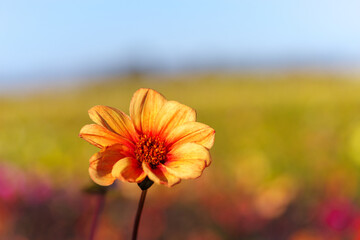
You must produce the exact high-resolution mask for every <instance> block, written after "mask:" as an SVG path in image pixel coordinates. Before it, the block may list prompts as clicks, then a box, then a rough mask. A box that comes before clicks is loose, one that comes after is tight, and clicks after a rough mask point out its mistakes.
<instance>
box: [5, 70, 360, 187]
mask: <svg viewBox="0 0 360 240" xmlns="http://www.w3.org/2000/svg"><path fill="white" fill-rule="evenodd" d="M169 78H170V79H169V80H168V81H166V80H167V79H166V77H164V76H162V77H158V78H157V79H156V77H148V78H145V79H138V78H136V79H131V78H123V79H120V78H119V79H115V78H114V79H110V80H107V81H104V82H101V83H91V84H88V85H84V86H82V87H81V88H77V89H64V90H63V91H56V92H55V91H53V92H51V91H50V92H41V93H37V94H31V95H27V96H22V97H19V96H17V97H12V98H11V97H8V98H3V100H2V101H1V102H0V109H1V112H2V114H1V115H0V124H1V126H2V127H1V135H0V146H1V148H0V159H1V161H5V162H11V163H12V164H16V165H19V166H20V167H21V168H23V169H24V170H26V171H33V170H34V171H39V172H43V173H47V174H51V176H52V177H53V179H54V181H57V182H62V181H65V182H68V181H73V180H74V179H75V178H76V181H78V182H80V183H81V184H82V183H84V182H86V181H88V178H87V165H88V163H87V160H88V158H89V157H90V156H91V154H93V153H94V152H95V150H96V149H95V148H94V147H93V146H91V145H89V144H87V143H86V142H85V141H83V140H81V139H80V138H78V132H79V130H80V128H81V127H82V126H83V125H85V124H87V123H90V122H91V121H90V119H89V118H88V116H87V110H88V109H89V108H91V107H92V106H94V105H98V104H102V105H109V106H113V107H116V108H119V109H121V110H123V111H125V112H126V113H128V106H129V102H130V99H131V96H132V94H133V92H135V90H136V89H138V88H140V87H151V88H154V89H156V90H158V91H159V92H161V93H163V94H164V95H165V96H166V97H167V98H168V99H172V100H177V101H179V102H181V103H184V104H186V105H189V106H191V107H193V108H195V109H196V110H197V112H198V120H199V121H200V122H204V123H206V124H208V125H210V126H212V127H213V128H215V130H216V131H217V133H216V144H215V146H214V148H213V158H214V163H213V166H212V167H211V168H210V169H212V170H211V171H218V172H221V173H222V174H223V176H224V178H226V181H239V182H240V183H243V182H247V183H246V184H250V185H251V184H253V183H251V181H249V180H246V179H244V178H246V177H249V176H248V174H249V172H257V171H259V172H262V174H258V175H259V176H257V177H258V178H260V179H257V180H256V179H255V180H254V181H258V183H261V182H266V181H269V180H271V179H273V178H276V177H277V176H280V175H286V176H290V177H291V178H294V179H296V181H297V182H299V183H300V184H305V183H313V182H322V181H325V180H324V179H326V176H327V174H328V173H329V172H332V171H334V170H339V169H343V170H344V171H345V172H351V173H353V172H354V169H357V168H358V164H359V162H360V161H359V159H360V156H358V154H357V153H358V152H360V150H358V149H360V139H359V137H358V135H359V127H360V94H359V92H360V82H357V81H353V80H356V79H342V78H341V77H334V76H332V77H331V76H323V75H315V74H313V75H311V74H304V75H301V74H281V75H280V74H277V75H276V74H275V75H274V74H273V75H269V76H262V75H221V74H208V75H186V76H175V77H174V76H172V77H169ZM354 134H357V135H356V136H355V135H354ZM354 141H355V142H354ZM357 143H359V144H357ZM254 159H255V160H254ZM254 162H255V163H254ZM353 174H355V175H356V178H357V176H358V174H357V173H353ZM255 175H256V174H255Z"/></svg>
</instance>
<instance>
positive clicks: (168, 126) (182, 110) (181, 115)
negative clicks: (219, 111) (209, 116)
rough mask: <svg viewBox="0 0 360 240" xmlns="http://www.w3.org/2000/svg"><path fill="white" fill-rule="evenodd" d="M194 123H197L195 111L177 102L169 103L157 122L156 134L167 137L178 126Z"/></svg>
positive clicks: (161, 111) (159, 114)
mask: <svg viewBox="0 0 360 240" xmlns="http://www.w3.org/2000/svg"><path fill="white" fill-rule="evenodd" d="M194 121H196V112H195V110H194V109H192V108H190V107H188V106H186V105H183V104H181V103H178V102H176V101H167V102H166V103H165V104H164V106H163V107H162V108H161V110H160V111H159V113H158V116H157V118H156V120H155V131H154V132H155V133H157V134H161V135H162V136H166V135H168V134H169V133H170V132H171V130H173V129H174V128H176V127H177V126H179V125H181V124H183V123H185V122H194Z"/></svg>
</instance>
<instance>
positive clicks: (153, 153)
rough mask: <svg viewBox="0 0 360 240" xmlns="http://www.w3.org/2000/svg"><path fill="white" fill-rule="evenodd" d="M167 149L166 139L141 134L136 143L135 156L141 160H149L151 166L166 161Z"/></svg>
mask: <svg viewBox="0 0 360 240" xmlns="http://www.w3.org/2000/svg"><path fill="white" fill-rule="evenodd" d="M166 154H167V149H166V146H165V143H164V141H161V140H160V139H159V138H158V137H148V136H146V135H141V136H140V138H139V141H138V142H137V143H136V147H135V156H136V159H137V160H138V161H139V162H147V163H149V164H150V166H151V167H155V166H157V165H158V164H159V163H164V162H165V160H166Z"/></svg>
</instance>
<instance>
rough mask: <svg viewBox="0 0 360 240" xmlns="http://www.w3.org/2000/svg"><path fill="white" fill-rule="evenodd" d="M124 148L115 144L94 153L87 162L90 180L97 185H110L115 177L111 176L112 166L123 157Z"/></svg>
mask: <svg viewBox="0 0 360 240" xmlns="http://www.w3.org/2000/svg"><path fill="white" fill-rule="evenodd" d="M125 155H126V154H125V146H123V145H120V144H116V145H113V146H110V147H106V148H104V149H102V150H101V151H100V152H98V153H95V154H94V155H93V156H92V157H91V158H90V160H89V162H90V166H89V174H90V177H91V179H92V180H93V181H94V182H96V183H97V184H99V185H102V186H108V185H110V184H112V183H113V182H114V180H115V177H114V176H113V175H112V174H111V171H112V169H113V166H114V164H115V163H116V162H118V161H119V160H120V159H122V158H124V156H125Z"/></svg>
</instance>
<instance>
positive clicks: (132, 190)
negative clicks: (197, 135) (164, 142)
mask: <svg viewBox="0 0 360 240" xmlns="http://www.w3.org/2000/svg"><path fill="white" fill-rule="evenodd" d="M359 9H360V2H359V1H357V0H344V1H332V0H315V1H311V0H303V1H286V0H271V1H260V0H251V1H235V0H233V1H231V0H229V1H201V0H200V1H189V0H184V1H178V2H176V1H165V0H156V1H91V0H90V1H89V0H88V1H83V0H79V1H69V0H63V1H45V0H42V1H41V0H34V1H25V0H11V1H10V0H2V1H0V239H14V240H28V239H38V240H42V239H55V240H56V239H72V240H77V239H88V238H89V236H90V228H91V224H92V221H93V219H94V216H95V212H96V209H97V207H98V206H99V203H100V204H101V199H105V205H104V208H103V212H102V213H101V216H100V219H99V226H98V229H97V231H96V235H95V239H109V240H111V239H130V233H131V229H132V224H133V220H134V216H135V212H136V208H137V202H138V198H139V196H140V189H139V188H138V186H137V185H136V184H130V183H122V182H117V183H116V184H115V185H114V186H111V187H110V188H108V189H107V193H106V194H105V195H101V194H100V193H102V192H103V189H100V188H97V187H96V186H95V185H94V184H93V183H92V181H91V180H90V178H89V176H88V159H89V158H90V156H91V155H92V154H93V153H95V152H96V151H97V148H95V147H93V146H92V145H90V144H88V143H87V142H85V141H84V140H82V139H80V138H79V137H78V133H79V130H80V128H81V127H82V126H83V125H85V124H88V123H90V122H91V120H90V119H89V117H88V115H87V110H88V109H89V108H91V107H92V106H94V105H99V104H101V105H109V106H113V107H116V108H118V109H121V110H123V111H124V112H126V113H128V107H129V102H130V99H131V96H132V94H133V93H134V92H135V91H136V90H137V89H138V88H140V87H150V88H153V89H155V90H157V91H159V92H161V93H162V94H163V95H165V96H166V97H167V98H168V99H171V100H177V101H179V102H181V103H184V104H186V105H188V106H191V107H193V108H195V109H196V110H197V112H198V121H200V122H203V123H206V124H208V125H210V126H211V127H213V128H214V129H215V130H216V139H215V140H216V141H215V145H214V147H213V148H212V150H211V152H212V156H213V163H212V165H211V166H210V167H209V168H207V169H206V170H205V171H204V174H203V175H202V177H201V178H199V179H197V180H188V181H183V182H182V183H181V184H179V185H176V186H175V187H173V188H170V189H169V188H166V187H164V186H153V187H151V188H150V189H149V191H148V197H147V200H146V203H145V208H144V215H143V218H142V221H141V224H140V233H139V234H140V236H139V239H150V240H152V239H170V240H177V239H188V240H219V239H229V240H230V239H241V240H242V239H244V240H282V239H289V240H325V239H326V240H329V239H330V240H337V239H340V240H343V239H345V240H346V239H349V240H358V239H360V199H359V196H360V193H359V191H358V190H359V177H360V173H359V167H360V31H359V22H360V15H359ZM99 201H100V202H99Z"/></svg>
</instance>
